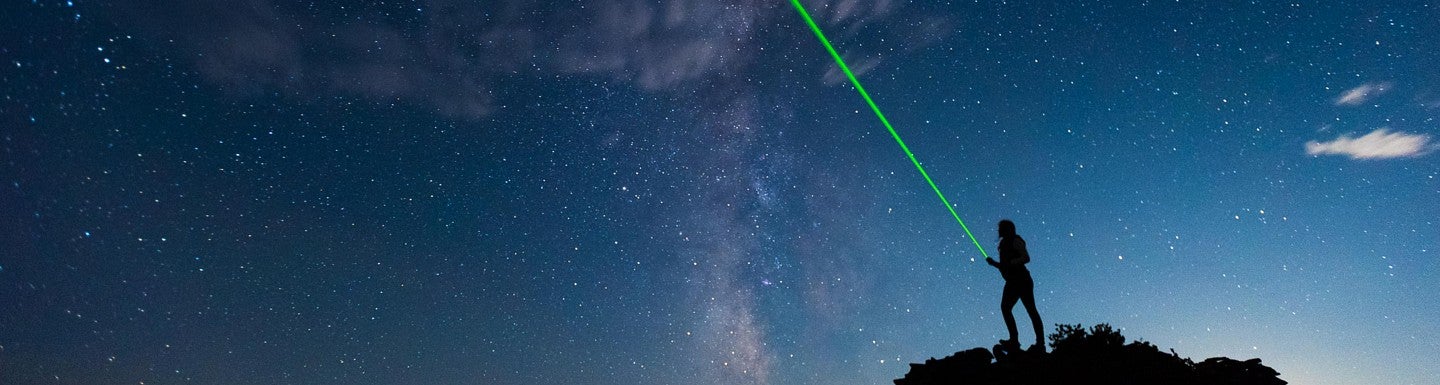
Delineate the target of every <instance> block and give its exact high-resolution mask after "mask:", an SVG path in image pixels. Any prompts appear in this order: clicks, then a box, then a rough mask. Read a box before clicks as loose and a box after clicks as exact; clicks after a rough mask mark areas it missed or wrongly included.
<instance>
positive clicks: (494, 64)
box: [114, 0, 948, 118]
mask: <svg viewBox="0 0 1440 385" xmlns="http://www.w3.org/2000/svg"><path fill="white" fill-rule="evenodd" d="M417 3H418V4H417V5H416V7H415V12H414V14H413V15H411V16H407V17H391V15H390V12H391V11H392V10H390V9H388V8H385V7H369V8H367V7H360V8H357V9H349V10H347V11H346V12H345V15H343V16H342V15H339V14H323V13H322V14H318V15H316V14H311V13H313V12H310V11H303V10H302V8H301V7H296V6H293V5H291V4H290V3H289V2H284V1H278V0H193V1H186V2H180V3H174V2H165V1H160V0H135V1H133V2H126V3H125V4H121V5H117V6H116V10H117V12H116V14H115V15H114V19H115V21H117V22H119V23H121V24H122V25H125V26H128V27H131V28H134V29H136V30H139V31H141V32H142V34H143V35H146V36H148V37H150V38H151V39H152V40H156V41H169V42H172V43H173V44H171V46H174V47H175V48H177V49H178V50H179V51H180V52H177V53H176V54H175V55H174V56H176V57H187V58H195V59H194V60H195V61H196V63H195V68H197V69H198V70H199V71H198V72H199V73H200V74H201V75H202V76H203V77H204V78H206V79H207V80H209V81H210V82H212V83H214V84H216V85H218V86H219V87H220V88H222V89H224V90H226V91H230V92H232V93H236V94H239V95H269V94H272V93H278V94H283V95H293V96H297V97H299V98H300V99H305V100H325V99H328V98H330V97H333V96H360V97H364V98H367V99H371V100H376V101H383V102H387V103H390V102H400V103H403V104H409V105H413V106H422V107H429V108H432V109H433V110H434V111H436V112H438V113H440V114H442V115H446V116H451V117H455V118H478V117H481V116H485V115H487V114H488V113H489V112H490V111H492V110H493V107H492V106H493V105H494V104H495V103H496V102H497V101H503V100H497V99H499V98H503V97H504V95H503V94H500V93H498V92H497V90H496V89H495V88H496V86H495V85H496V84H497V82H499V80H500V79H503V78H512V77H514V76H515V75H516V74H541V75H542V76H543V75H554V74H587V75H595V76H603V77H611V78H614V79H616V80H618V81H621V82H628V83H632V84H634V85H635V86H637V87H639V88H641V89H644V90H646V91H657V92H676V93H688V92H687V91H693V90H694V89H695V88H696V87H703V86H705V85H707V84H727V85H730V84H738V83H743V82H744V81H745V79H747V78H748V77H747V75H746V72H745V71H747V70H748V69H749V68H750V66H751V65H753V64H754V63H755V62H756V57H757V53H758V52H760V51H761V50H762V49H763V48H764V44H766V43H765V40H766V39H765V38H767V37H768V36H770V35H773V31H770V30H767V28H768V27H767V26H770V25H774V24H776V20H777V19H789V18H793V17H795V15H794V10H793V9H791V8H790V7H789V6H788V5H786V4H777V3H775V2H771V1H761V0H663V1H651V0H582V1H580V3H581V4H580V6H546V5H545V4H546V3H545V2H534V1H526V0H497V1H487V2H467V1H464V0H422V1H419V2H417ZM807 3H808V4H807V6H809V7H811V8H813V10H814V11H815V12H816V14H817V15H818V16H819V17H818V19H819V20H822V22H823V23H827V24H831V25H837V28H836V31H849V33H850V34H851V35H853V34H858V33H860V32H859V31H861V30H862V28H860V26H861V25H865V24H867V23H869V22H872V21H876V20H881V19H885V18H914V17H915V16H910V15H911V14H908V13H903V12H896V11H895V9H897V8H899V7H900V5H899V4H898V2H895V1H893V0H815V1H808V2H807ZM920 21H926V22H928V23H930V24H934V25H936V26H939V27H943V26H945V25H948V24H947V22H946V20H944V19H935V20H930V19H921V20H902V21H900V22H896V23H894V24H895V25H917V24H920V23H919V22H920ZM909 29H913V28H879V29H875V28H872V29H865V31H869V32H868V33H881V34H886V35H890V36H891V37H892V39H891V40H895V41H908V40H913V39H908V40H907V39H902V38H899V37H903V36H905V35H906V34H907V33H910V32H908V30H909ZM938 30H939V31H941V32H944V31H945V29H943V28H940V29H938ZM937 35H942V34H937ZM845 36H848V35H846V34H843V33H839V32H837V36H835V37H834V38H836V39H841V40H844V39H845ZM942 36H943V35H942ZM802 37H804V38H809V36H802ZM876 62H878V61H875V62H862V63H857V64H860V66H857V69H858V70H860V72H863V70H865V69H869V68H871V67H873V65H874V63H876ZM867 63H868V65H869V67H867V66H866V64H867Z"/></svg>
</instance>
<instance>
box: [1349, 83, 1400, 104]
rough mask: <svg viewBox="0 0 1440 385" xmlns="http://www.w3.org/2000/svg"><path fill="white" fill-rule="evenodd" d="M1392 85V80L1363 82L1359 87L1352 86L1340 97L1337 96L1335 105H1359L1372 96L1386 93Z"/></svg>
mask: <svg viewBox="0 0 1440 385" xmlns="http://www.w3.org/2000/svg"><path fill="white" fill-rule="evenodd" d="M1390 86H1391V85H1390V82H1377V83H1365V84H1361V85H1360V86H1359V87H1355V88H1351V89H1350V90H1349V91H1345V93H1343V94H1340V97H1338V98H1335V105H1337V106H1358V105H1360V104H1363V103H1365V101H1368V100H1370V99H1371V98H1374V97H1376V96H1380V94H1383V93H1385V91H1389V90H1390Z"/></svg>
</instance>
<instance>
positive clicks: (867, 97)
mask: <svg viewBox="0 0 1440 385" xmlns="http://www.w3.org/2000/svg"><path fill="white" fill-rule="evenodd" d="M790 4H791V5H794V6H795V10H796V11H798V12H800V17H801V18H804V19H805V24H808V25H810V30H811V31H815V37H817V38H820V44H823V45H824V46H825V50H826V51H829V52H830V57H833V58H835V64H836V65H839V66H840V71H843V72H845V77H847V78H850V84H853V85H855V90H856V91H859V92H860V97H861V98H864V99H865V104H869V105H870V110H872V111H875V117H877V118H880V123H881V124H884V125H885V129H886V130H889V131H890V137H892V138H895V143H897V144H899V145H900V149H901V150H905V156H908V157H910V163H914V164H915V169H916V170H920V176H922V177H925V183H929V184H930V188H931V189H933V190H935V195H936V196H939V197H940V202H941V203H944V204H945V209H946V210H950V216H953V217H955V222H959V223H960V228H961V229H964V230H965V236H967V237H970V242H973V243H975V248H976V249H978V250H980V255H984V256H985V258H990V254H989V253H986V252H985V248H984V247H981V246H980V241H979V240H976V239H975V235H973V234H970V227H969V226H965V221H963V220H961V219H960V214H958V213H956V212H955V206H954V205H951V204H950V200H948V199H945V194H941V193H940V187H939V186H936V185H935V181H934V180H931V179H930V173H927V172H925V167H921V166H920V161H919V160H916V159H915V153H913V152H910V146H906V145H905V141H904V140H900V134H899V133H897V132H895V127H894V126H891V125H890V120H889V119H885V114H884V113H881V112H880V107H879V106H876V105H875V100H874V99H871V98H870V93H868V92H865V87H864V86H861V85H860V79H856V78H855V74H854V73H852V72H850V66H847V65H845V59H841V58H840V53H838V52H835V47H834V46H832V45H830V39H826V38H825V33H824V32H820V26H819V25H816V24H815V20H814V19H811V18H810V13H809V12H805V6H803V5H800V0H790Z"/></svg>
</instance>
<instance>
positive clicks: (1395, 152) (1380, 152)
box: [1305, 128, 1432, 159]
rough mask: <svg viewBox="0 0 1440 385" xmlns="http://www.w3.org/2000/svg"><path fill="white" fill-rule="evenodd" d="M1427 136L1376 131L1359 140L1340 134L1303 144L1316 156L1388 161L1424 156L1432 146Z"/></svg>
mask: <svg viewBox="0 0 1440 385" xmlns="http://www.w3.org/2000/svg"><path fill="white" fill-rule="evenodd" d="M1429 143H1430V135H1425V134H1406V133H1402V132H1393V133H1392V132H1390V131H1389V130H1387V129H1384V128H1380V129H1376V130H1375V131H1372V132H1370V133H1369V134H1365V136H1361V137H1359V138H1355V137H1351V136H1350V135H1342V136H1340V137H1339V138H1336V139H1335V140H1331V141H1328V142H1317V141H1313V140H1312V141H1310V142H1307V143H1305V153H1306V154H1310V155H1314V156H1320V155H1345V156H1349V157H1350V159H1389V158H1406V157H1416V156H1421V155H1425V154H1427V153H1429V152H1430V150H1431V149H1432V146H1430V145H1429Z"/></svg>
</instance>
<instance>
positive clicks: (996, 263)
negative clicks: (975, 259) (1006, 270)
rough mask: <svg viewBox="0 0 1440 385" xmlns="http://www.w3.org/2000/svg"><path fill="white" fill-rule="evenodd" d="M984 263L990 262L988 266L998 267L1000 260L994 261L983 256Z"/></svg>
mask: <svg viewBox="0 0 1440 385" xmlns="http://www.w3.org/2000/svg"><path fill="white" fill-rule="evenodd" d="M985 263H987V264H990V266H995V267H1000V262H995V260H994V259H990V257H985Z"/></svg>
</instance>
